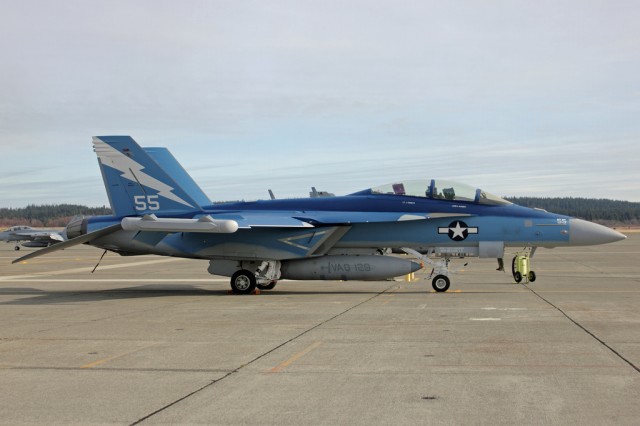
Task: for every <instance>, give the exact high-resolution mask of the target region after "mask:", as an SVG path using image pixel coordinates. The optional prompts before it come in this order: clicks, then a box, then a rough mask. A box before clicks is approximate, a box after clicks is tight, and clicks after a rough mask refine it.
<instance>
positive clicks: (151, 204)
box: [93, 136, 202, 216]
mask: <svg viewBox="0 0 640 426" xmlns="http://www.w3.org/2000/svg"><path fill="white" fill-rule="evenodd" d="M93 149H94V151H95V152H96V155H97V156H98V163H99V164H100V170H101V172H102V178H103V180H104V184H105V188H106V190H107V194H108V196H109V202H110V203H111V208H112V209H113V212H114V215H115V216H138V215H143V214H151V213H153V214H156V215H158V216H161V215H180V214H185V213H194V212H199V211H202V209H201V207H200V205H199V204H198V203H197V202H196V201H195V200H194V199H193V198H192V197H191V196H190V195H189V194H188V193H187V191H185V190H184V189H182V188H181V186H180V185H178V183H176V181H175V180H174V179H173V177H172V176H170V175H169V174H168V173H167V172H166V171H165V170H164V169H163V168H162V167H160V166H159V165H158V163H157V162H156V161H154V160H153V158H152V157H151V156H150V155H149V154H148V153H147V152H145V151H144V150H143V149H142V148H141V147H140V145H138V144H137V143H136V142H135V141H134V140H133V138H131V137H130V136H94V138H93ZM174 160H175V159H174ZM185 173H186V172H185Z"/></svg>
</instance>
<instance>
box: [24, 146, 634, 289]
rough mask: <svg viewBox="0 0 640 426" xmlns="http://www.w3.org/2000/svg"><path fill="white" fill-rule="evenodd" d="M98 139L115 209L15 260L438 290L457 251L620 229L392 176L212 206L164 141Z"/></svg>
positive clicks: (593, 238) (500, 249)
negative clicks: (76, 255) (179, 267)
mask: <svg viewBox="0 0 640 426" xmlns="http://www.w3.org/2000/svg"><path fill="white" fill-rule="evenodd" d="M93 147H94V151H95V152H96V154H97V156H98V163H99V165H100V170H101V172H102V177H103V181H104V184H105V187H106V190H107V194H108V196H109V201H110V203H111V207H112V210H113V215H112V216H96V217H88V218H76V219H75V220H72V221H71V222H70V223H69V224H68V226H67V228H66V230H67V235H68V237H69V238H70V239H69V241H66V242H64V243H60V244H57V245H55V246H51V247H48V248H45V249H42V250H40V251H37V252H34V253H31V254H29V255H26V256H23V257H22V258H20V259H16V260H15V261H14V263H15V262H20V261H21V260H25V259H29V258H32V257H35V256H39V255H42V254H47V253H51V252H53V251H56V250H59V249H63V248H66V247H71V246H73V245H76V244H89V245H92V246H94V247H98V248H101V249H104V250H109V251H112V252H116V253H119V254H121V255H142V254H155V255H161V256H173V257H184V258H194V259H203V260H206V261H208V263H209V266H208V272H209V273H211V274H215V275H222V276H228V277H231V279H230V285H231V289H232V291H233V292H234V293H239V294H243V293H251V292H252V291H253V290H254V289H255V288H256V287H258V288H259V289H263V290H270V289H273V288H274V286H275V285H276V283H277V281H278V280H280V279H295V280H381V279H387V278H392V277H397V276H401V275H406V274H409V273H411V272H415V271H417V270H419V269H421V268H423V267H425V266H426V265H429V266H431V269H432V272H431V277H432V278H433V279H432V287H433V289H434V290H435V291H438V292H442V291H447V289H448V288H449V286H450V278H449V276H450V274H451V271H450V269H449V262H450V261H451V260H452V259H454V258H464V257H470V256H477V257H480V258H496V259H502V258H503V256H504V252H505V248H506V247H516V248H520V249H522V248H529V252H528V254H527V255H525V256H523V257H521V259H520V260H522V259H524V260H526V262H522V263H523V264H524V263H526V264H527V265H528V264H529V262H530V260H531V259H530V258H531V257H532V256H533V253H535V249H536V248H538V247H548V248H553V247H566V246H577V245H592V244H604V243H611V242H615V241H619V240H622V239H624V238H626V237H625V236H624V235H622V234H620V233H618V232H616V231H614V230H611V229H609V228H606V227H604V226H601V225H597V224H595V223H591V222H587V221H584V220H581V219H577V218H573V217H568V216H564V215H559V214H555V213H550V212H547V211H544V210H539V209H531V208H526V207H522V206H518V205H516V204H512V203H510V202H508V201H506V200H504V199H503V198H500V197H498V196H496V195H493V194H491V193H489V192H486V191H484V190H482V189H478V188H474V187H472V186H468V185H464V184H459V183H455V182H451V181H446V180H438V179H424V180H410V181H402V180H398V181H395V182H392V183H389V184H385V185H380V186H376V187H372V188H368V189H364V190H362V191H359V192H355V193H353V194H349V195H344V196H335V197H310V198H300V199H270V200H259V201H252V202H233V203H224V204H213V203H211V201H210V200H209V198H208V197H207V196H206V195H205V194H204V192H203V191H202V190H201V189H200V188H199V187H198V185H197V184H196V183H195V182H194V181H193V179H192V178H191V177H190V176H189V175H188V173H187V172H186V171H185V170H184V169H183V168H182V167H181V166H180V164H179V163H178V162H177V160H175V158H174V157H173V156H172V155H171V154H170V153H169V151H168V150H166V149H165V148H144V149H143V148H141V147H140V146H139V145H138V144H137V143H136V142H135V141H134V140H133V139H132V138H131V137H129V136H98V137H94V138H93ZM398 251H400V252H404V253H408V254H410V255H411V256H412V257H411V258H407V256H402V257H401V256H398V255H396V254H394V253H395V252H398ZM516 260H517V259H516V258H514V262H513V266H514V270H513V272H514V278H516V280H517V278H518V275H517V274H520V273H521V272H522V269H520V268H518V271H516ZM519 264H520V262H518V265H519ZM528 269H530V268H528ZM528 269H527V271H524V272H525V273H526V275H527V278H528V279H529V280H530V281H533V280H535V273H533V271H529V270H528ZM520 279H522V274H521V276H520Z"/></svg>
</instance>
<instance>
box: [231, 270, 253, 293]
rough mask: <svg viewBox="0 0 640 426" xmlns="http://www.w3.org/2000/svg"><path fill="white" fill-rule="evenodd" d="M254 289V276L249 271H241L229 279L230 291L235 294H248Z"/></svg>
mask: <svg viewBox="0 0 640 426" xmlns="http://www.w3.org/2000/svg"><path fill="white" fill-rule="evenodd" d="M255 288H256V276H255V275H253V273H252V272H251V271H247V270H246V269H241V270H240V271H238V272H236V273H235V274H233V276H232V277H231V291H233V292H234V293H235V294H249V293H251V292H252V291H253V290H255Z"/></svg>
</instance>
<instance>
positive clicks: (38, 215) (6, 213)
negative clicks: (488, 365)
mask: <svg viewBox="0 0 640 426" xmlns="http://www.w3.org/2000/svg"><path fill="white" fill-rule="evenodd" d="M506 199H507V200H509V201H511V202H512V203H516V204H519V205H521V206H526V207H535V208H540V209H544V210H547V211H550V212H554V213H559V214H564V215H567V216H573V217H578V218H581V219H585V220H589V221H593V222H598V223H603V224H606V225H609V226H616V225H628V226H633V225H640V203H636V202H630V201H616V200H607V199H593V198H570V197H566V198H540V197H506ZM110 214H111V209H110V208H109V207H106V206H102V207H87V206H81V205H78V204H45V205H35V204H32V205H28V206H27V207H23V208H0V226H3V227H8V226H13V225H30V226H36V227H37V226H51V227H63V226H66V225H67V223H69V221H70V220H71V218H73V217H74V216H77V215H84V216H100V215H110Z"/></svg>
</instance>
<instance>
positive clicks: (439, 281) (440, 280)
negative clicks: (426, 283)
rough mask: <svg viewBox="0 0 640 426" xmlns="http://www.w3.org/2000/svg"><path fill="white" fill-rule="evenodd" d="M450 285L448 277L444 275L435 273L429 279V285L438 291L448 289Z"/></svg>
mask: <svg viewBox="0 0 640 426" xmlns="http://www.w3.org/2000/svg"><path fill="white" fill-rule="evenodd" d="M450 285H451V281H449V277H447V276H446V275H436V277H435V278H434V279H433V280H432V281H431V287H433V289H434V290H435V291H437V292H438V293H440V292H443V291H447V290H449V286H450Z"/></svg>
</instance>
